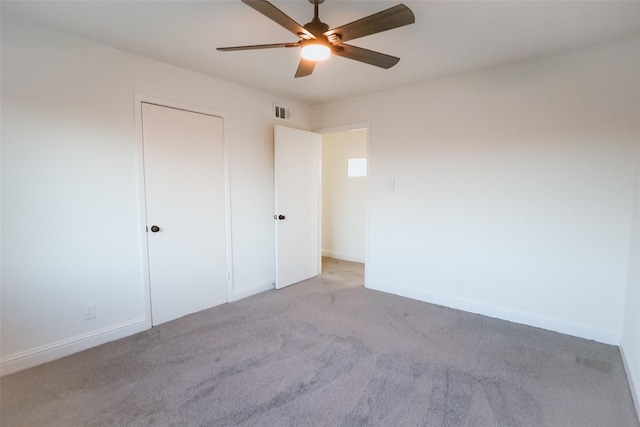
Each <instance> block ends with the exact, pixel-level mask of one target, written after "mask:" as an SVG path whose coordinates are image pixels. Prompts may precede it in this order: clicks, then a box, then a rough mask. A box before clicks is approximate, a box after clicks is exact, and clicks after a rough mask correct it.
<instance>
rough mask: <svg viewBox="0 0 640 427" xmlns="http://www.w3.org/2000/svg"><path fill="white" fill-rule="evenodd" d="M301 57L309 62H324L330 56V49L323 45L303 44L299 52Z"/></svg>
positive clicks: (314, 42)
mask: <svg viewBox="0 0 640 427" xmlns="http://www.w3.org/2000/svg"><path fill="white" fill-rule="evenodd" d="M300 53H301V55H302V57H303V58H304V59H306V60H309V61H324V60H325V59H327V58H328V57H329V56H331V49H330V48H329V46H327V45H326V44H324V43H321V42H318V41H313V42H309V43H305V44H304V45H303V46H302V49H301V51H300Z"/></svg>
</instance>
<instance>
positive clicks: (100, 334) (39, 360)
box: [0, 317, 151, 376]
mask: <svg viewBox="0 0 640 427" xmlns="http://www.w3.org/2000/svg"><path fill="white" fill-rule="evenodd" d="M149 328H151V323H150V322H149V321H148V320H147V319H145V318H144V317H141V318H137V319H133V320H130V321H128V322H123V323H120V324H117V325H113V326H109V327H107V328H103V329H99V330H97V331H93V332H89V333H86V334H82V335H77V336H75V337H71V338H67V339H64V340H60V341H56V342H54V343H51V344H47V345H43V346H40V347H36V348H33V349H31V350H27V351H22V352H20V353H15V354H11V355H9V356H5V357H3V358H2V359H0V376H4V375H9V374H12V373H14V372H18V371H22V370H23V369H27V368H32V367H34V366H37V365H41V364H43V363H47V362H51V361H53V360H56V359H60V358H61V357H65V356H69V355H71V354H73V353H77V352H79V351H83V350H88V349H90V348H92V347H96V346H99V345H101V344H104V343H107V342H110V341H114V340H117V339H120V338H124V337H128V336H130V335H133V334H136V333H138V332H142V331H145V330H147V329H149Z"/></svg>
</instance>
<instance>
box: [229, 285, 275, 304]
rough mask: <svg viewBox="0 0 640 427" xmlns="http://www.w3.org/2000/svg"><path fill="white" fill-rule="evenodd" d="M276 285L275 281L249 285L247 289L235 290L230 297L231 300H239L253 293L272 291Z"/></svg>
mask: <svg viewBox="0 0 640 427" xmlns="http://www.w3.org/2000/svg"><path fill="white" fill-rule="evenodd" d="M275 287H276V285H275V283H273V281H269V282H265V283H259V284H257V285H253V286H249V287H247V288H245V289H239V290H237V291H236V290H234V291H233V293H232V294H231V296H230V298H229V302H233V301H238V300H241V299H243V298H246V297H250V296H251V295H255V294H259V293H261V292H265V291H270V290H271V289H275Z"/></svg>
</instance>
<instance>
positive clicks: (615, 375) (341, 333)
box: [1, 260, 638, 427]
mask: <svg viewBox="0 0 640 427" xmlns="http://www.w3.org/2000/svg"><path fill="white" fill-rule="evenodd" d="M325 262H326V265H325V269H326V270H325V273H324V274H323V275H322V276H320V277H317V278H315V279H312V280H309V281H307V282H303V283H300V284H297V285H294V286H291V287H289V288H286V289H283V290H278V291H269V292H265V293H263V294H260V295H256V296H253V297H250V298H247V299H244V300H242V301H239V302H236V303H232V304H225V305H223V306H220V307H216V308H213V309H210V310H207V311H204V312H201V313H197V314H194V315H191V316H187V317H185V318H182V319H179V320H177V321H173V322H169V323H167V324H164V325H161V326H159V327H156V328H153V329H151V330H149V331H146V332H143V333H140V334H137V335H135V336H132V337H129V338H125V339H122V340H119V341H117V342H113V343H109V344H106V345H103V346H100V347H98V348H95V349H91V350H87V351H84V352H82V353H79V354H76V355H73V356H69V357H66V358H64V359H60V360H57V361H55V362H51V363H48V364H46V365H42V366H39V367H35V368H32V369H29V370H26V371H23V372H19V373H16V374H13V375H10V376H7V377H5V378H3V379H2V381H1V387H2V389H1V392H2V396H1V409H2V418H1V423H2V426H3V427H10V426H87V425H88V426H91V425H114V426H129V425H160V426H168V425H179V426H182V425H189V426H197V425H203V426H204V425H207V426H209V425H210V426H231V425H260V426H293V425H296V426H308V425H316V426H355V425H377V426H563V427H567V426H569V427H570V426H576V427H577V426H581V427H582V426H625V427H626V426H638V420H637V417H636V415H635V411H634V408H633V403H632V400H631V395H630V391H629V386H628V383H627V379H626V376H625V373H624V369H623V366H622V361H621V358H620V354H619V352H618V349H617V348H616V347H614V346H608V345H604V344H598V343H595V342H593V341H587V340H582V339H579V338H573V337H569V336H565V335H561V334H557V333H553V332H549V331H544V330H541V329H536V328H531V327H527V326H522V325H516V324H513V323H509V322H504V321H500V320H495V319H490V318H487V317H483V316H478V315H473V314H469V313H464V312H461V311H457V310H452V309H447V308H443V307H438V306H434V305H430V304H426V303H422V302H418V301H413V300H409V299H405V298H401V297H397V296H393V295H387V294H384V293H381V292H376V291H371V290H367V289H364V288H363V287H362V286H361V285H362V265H361V264H354V263H348V262H344V261H335V260H325Z"/></svg>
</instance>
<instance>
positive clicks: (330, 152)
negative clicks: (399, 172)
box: [322, 129, 367, 262]
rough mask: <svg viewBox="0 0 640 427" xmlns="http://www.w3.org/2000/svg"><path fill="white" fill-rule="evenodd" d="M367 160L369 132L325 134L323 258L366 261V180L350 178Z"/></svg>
mask: <svg viewBox="0 0 640 427" xmlns="http://www.w3.org/2000/svg"><path fill="white" fill-rule="evenodd" d="M366 157H367V130H366V129H360V130H354V131H348V132H338V133H329V134H325V135H322V255H323V256H329V257H332V258H338V259H344V260H347V261H354V262H364V256H365V228H366V208H367V206H366V203H367V177H366V176H365V177H349V176H347V164H348V161H349V159H357V158H366Z"/></svg>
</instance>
